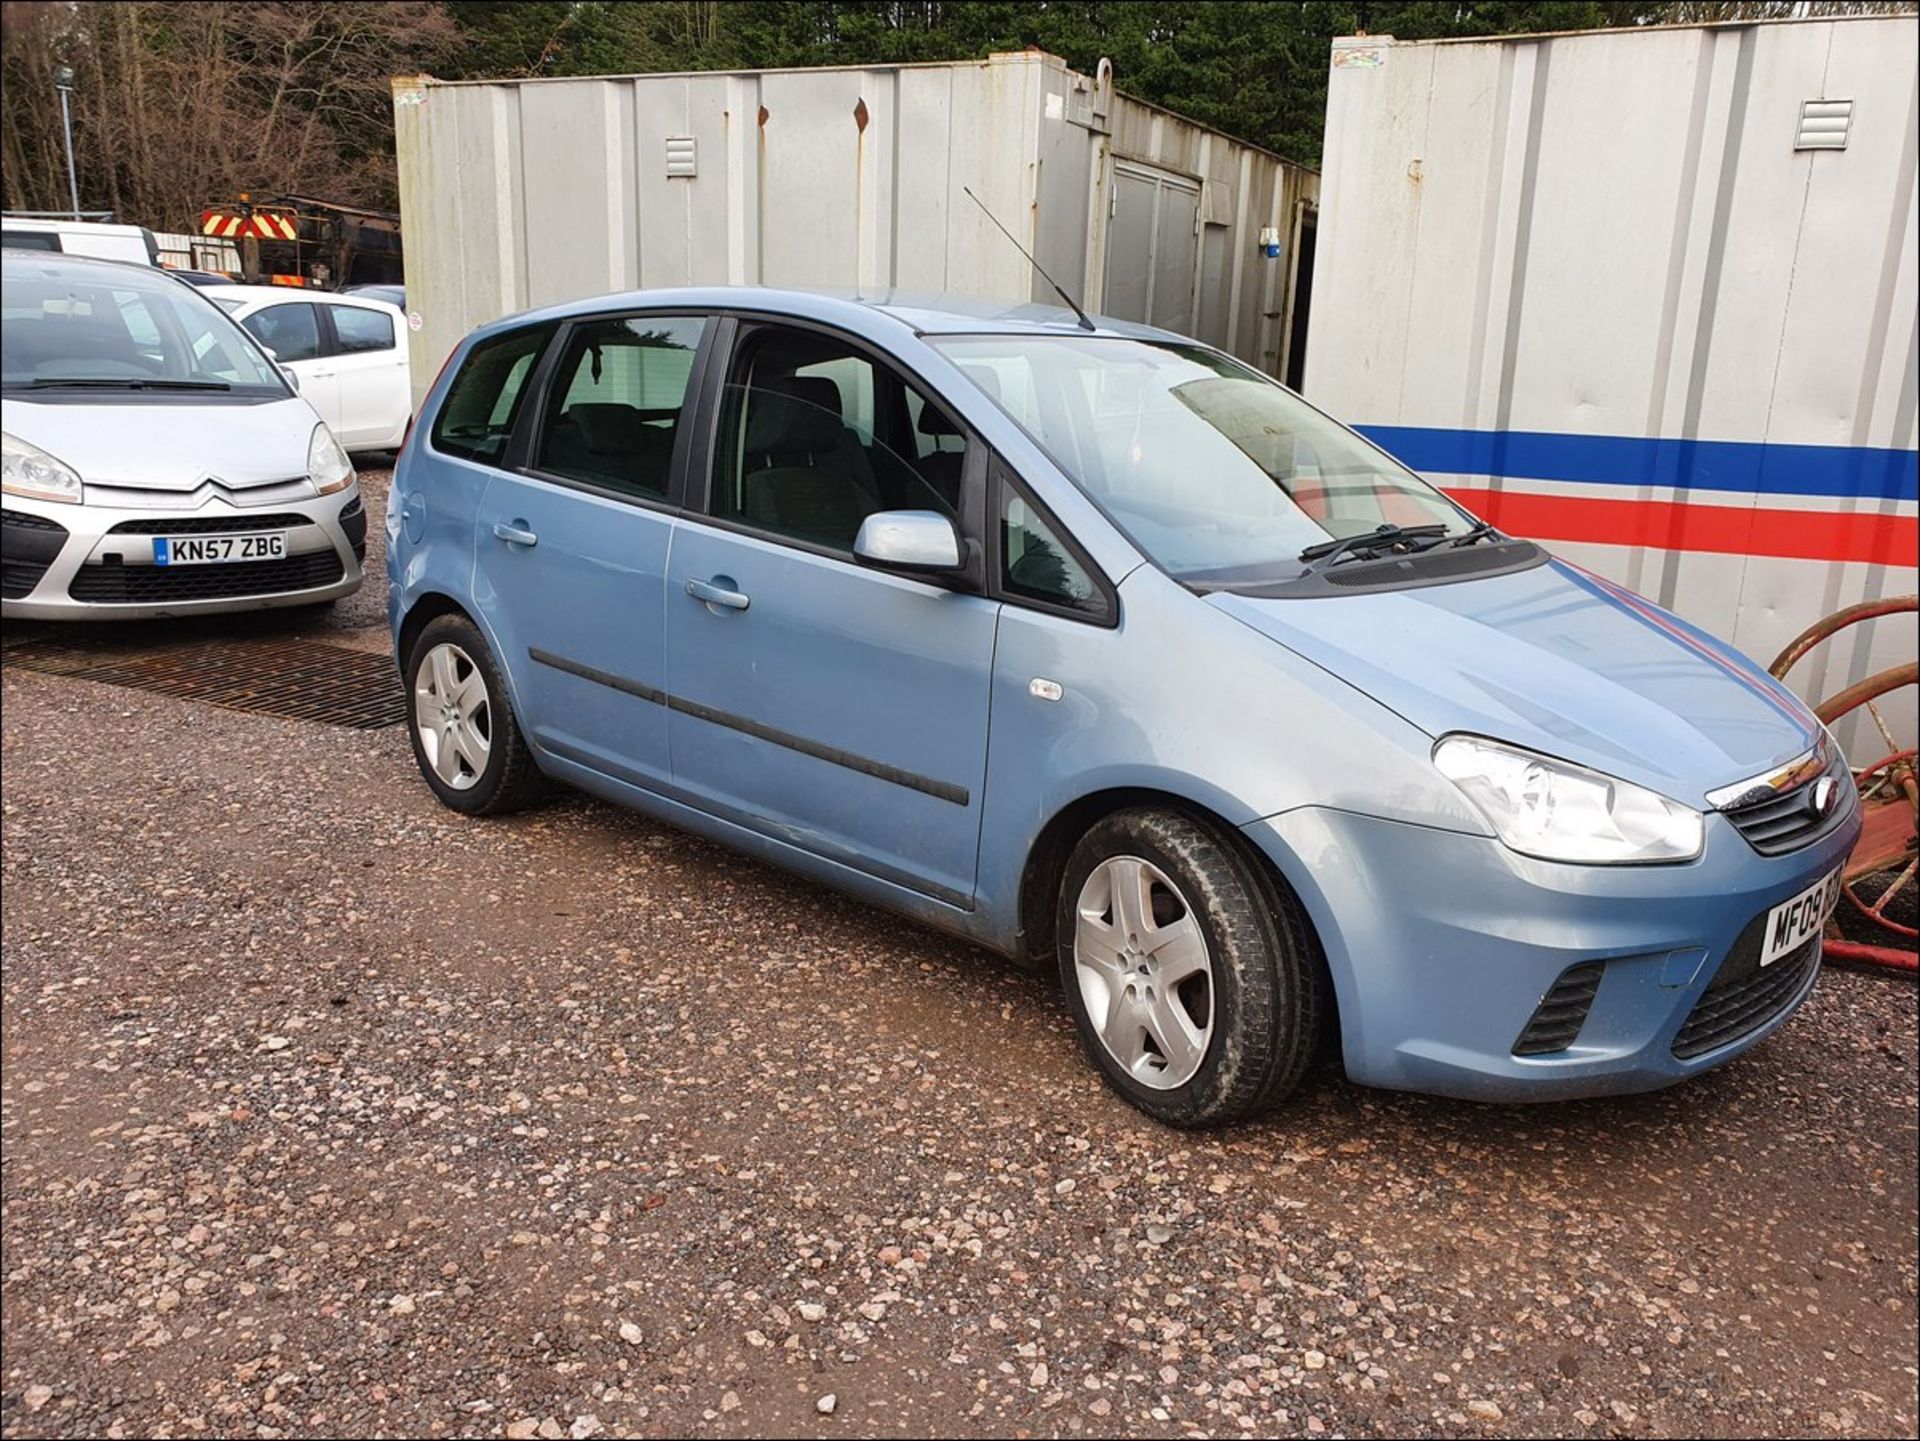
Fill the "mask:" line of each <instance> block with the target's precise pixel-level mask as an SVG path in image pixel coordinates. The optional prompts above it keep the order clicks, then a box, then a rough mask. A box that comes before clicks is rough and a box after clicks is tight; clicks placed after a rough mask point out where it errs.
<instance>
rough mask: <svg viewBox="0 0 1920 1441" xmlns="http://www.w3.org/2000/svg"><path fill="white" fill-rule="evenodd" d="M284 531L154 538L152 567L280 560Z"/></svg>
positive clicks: (283, 554) (284, 547) (285, 539)
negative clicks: (153, 565)
mask: <svg viewBox="0 0 1920 1441" xmlns="http://www.w3.org/2000/svg"><path fill="white" fill-rule="evenodd" d="M286 554H287V533H286V532H285V531H284V530H254V531H248V532H247V533H246V534H244V535H156V536H155V537H154V538H153V563H154V564H155V565H220V564H222V563H224V562H227V561H236V560H282V559H284V558H285V557H286Z"/></svg>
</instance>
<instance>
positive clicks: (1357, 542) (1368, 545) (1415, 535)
mask: <svg viewBox="0 0 1920 1441" xmlns="http://www.w3.org/2000/svg"><path fill="white" fill-rule="evenodd" d="M1446 533H1447V528H1446V527H1445V526H1444V525H1383V526H1379V527H1376V528H1375V529H1373V530H1365V531H1362V532H1360V534H1358V535H1346V536H1341V537H1340V538H1339V539H1338V540H1323V541H1321V542H1320V543H1319V544H1318V545H1310V546H1308V547H1307V548H1306V549H1305V550H1303V551H1301V552H1300V559H1302V560H1324V561H1326V562H1327V564H1329V565H1337V564H1338V563H1339V562H1341V561H1342V560H1357V559H1359V558H1360V557H1361V556H1362V555H1371V554H1373V553H1374V552H1376V551H1381V550H1389V549H1391V548H1393V547H1394V546H1402V545H1411V544H1413V543H1414V542H1416V541H1423V540H1427V541H1436V542H1437V541H1439V540H1441V539H1443V538H1444V537H1445V536H1446Z"/></svg>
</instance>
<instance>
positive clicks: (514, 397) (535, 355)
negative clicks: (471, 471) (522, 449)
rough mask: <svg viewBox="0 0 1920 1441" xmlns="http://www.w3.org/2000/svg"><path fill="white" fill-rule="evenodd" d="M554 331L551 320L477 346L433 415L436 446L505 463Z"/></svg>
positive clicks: (484, 461) (471, 457)
mask: <svg viewBox="0 0 1920 1441" xmlns="http://www.w3.org/2000/svg"><path fill="white" fill-rule="evenodd" d="M552 335H553V327H552V326H551V325H541V326H535V327H534V328H532V329H530V330H515V331H511V332H509V333H508V334H506V335H496V336H495V337H493V339H491V340H483V341H481V342H480V344H478V345H476V346H474V348H473V349H472V351H470V352H469V353H468V355H467V358H466V360H465V361H464V362H463V363H462V364H461V366H460V371H459V373H458V374H457V375H455V376H454V378H453V384H452V385H450V386H448V387H447V398H446V399H445V400H444V401H442V402H441V404H440V413H439V414H438V415H436V416H435V417H434V418H433V448H434V449H435V450H438V451H443V452H445V453H446V454H448V455H457V456H460V457H461V458H462V459H465V460H477V461H479V462H480V463H481V464H483V465H497V464H499V462H500V457H501V455H502V454H503V453H504V452H505V450H506V448H507V437H508V436H510V435H512V434H513V422H514V418H515V417H516V416H518V415H519V413H520V402H521V399H522V398H523V397H524V396H525V395H526V393H527V380H528V378H529V377H530V376H531V375H532V374H533V367H534V366H535V365H536V364H537V363H538V362H539V359H540V352H541V351H542V350H543V349H545V348H546V344H547V341H548V340H549V339H550V338H551V337H552Z"/></svg>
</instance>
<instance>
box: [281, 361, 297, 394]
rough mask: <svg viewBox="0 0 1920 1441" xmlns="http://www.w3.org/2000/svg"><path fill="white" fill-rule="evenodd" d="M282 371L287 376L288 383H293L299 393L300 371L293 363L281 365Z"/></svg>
mask: <svg viewBox="0 0 1920 1441" xmlns="http://www.w3.org/2000/svg"><path fill="white" fill-rule="evenodd" d="M280 373H281V374H282V375H284V376H286V378H287V384H288V385H291V386H292V387H293V388H294V391H295V392H296V393H297V392H298V391H299V389H300V375H299V372H298V371H296V370H295V369H294V368H293V367H292V366H291V365H283V366H281V367H280Z"/></svg>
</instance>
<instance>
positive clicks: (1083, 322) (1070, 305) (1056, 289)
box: [960, 185, 1095, 330]
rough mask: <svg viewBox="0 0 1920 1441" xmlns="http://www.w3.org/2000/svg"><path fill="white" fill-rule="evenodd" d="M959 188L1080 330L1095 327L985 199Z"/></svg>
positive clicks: (1085, 313) (968, 188)
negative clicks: (1075, 319)
mask: <svg viewBox="0 0 1920 1441" xmlns="http://www.w3.org/2000/svg"><path fill="white" fill-rule="evenodd" d="M960 188H961V189H962V190H964V191H966V193H967V199H969V200H971V201H972V202H973V203H974V204H975V205H978V206H979V207H980V212H981V214H983V215H985V216H986V217H987V219H989V220H991V221H992V222H993V224H994V228H995V229H997V230H998V231H999V232H1000V233H1001V234H1002V235H1004V236H1006V237H1007V239H1008V241H1010V242H1011V243H1012V245H1013V248H1014V249H1015V250H1017V251H1019V252H1020V253H1021V254H1022V255H1024V256H1026V257H1027V264H1029V265H1031V266H1032V267H1033V268H1034V269H1035V270H1036V271H1038V272H1039V275H1040V278H1041V279H1042V280H1044V281H1046V282H1047V284H1049V285H1051V286H1052V287H1053V293H1054V294H1055V295H1057V296H1059V297H1060V298H1061V299H1062V300H1064V301H1066V302H1067V309H1069V310H1071V311H1072V312H1073V313H1074V314H1075V315H1077V316H1079V317H1080V328H1081V329H1082V330H1093V329H1095V326H1094V323H1093V322H1092V321H1091V320H1089V319H1087V312H1086V311H1084V310H1082V309H1081V308H1080V302H1079V301H1077V300H1075V299H1074V298H1073V297H1072V296H1071V295H1069V294H1067V292H1066V291H1064V290H1062V289H1061V288H1060V282H1059V281H1057V280H1055V279H1054V278H1053V277H1052V276H1051V275H1049V274H1047V272H1046V271H1044V270H1041V269H1040V262H1039V261H1037V260H1035V259H1034V258H1033V255H1032V252H1030V251H1029V250H1028V249H1027V247H1026V246H1024V245H1022V244H1021V243H1020V242H1019V241H1017V240H1015V239H1014V238H1013V232H1012V231H1011V230H1009V229H1007V227H1006V226H1004V225H1002V224H1001V223H1000V220H999V217H998V216H996V215H995V214H994V213H993V212H992V211H991V210H988V209H987V203H986V201H984V200H982V199H981V198H980V197H979V196H978V195H975V194H974V193H973V190H972V188H971V187H969V186H965V185H962V186H961V187H960Z"/></svg>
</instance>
